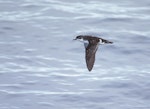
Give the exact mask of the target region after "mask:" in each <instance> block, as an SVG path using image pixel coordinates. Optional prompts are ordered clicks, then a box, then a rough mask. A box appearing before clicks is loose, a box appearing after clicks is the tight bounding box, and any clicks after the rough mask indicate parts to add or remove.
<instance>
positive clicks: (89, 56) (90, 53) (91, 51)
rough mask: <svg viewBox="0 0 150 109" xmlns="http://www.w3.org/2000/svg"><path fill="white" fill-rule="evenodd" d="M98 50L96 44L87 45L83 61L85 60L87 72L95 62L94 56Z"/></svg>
mask: <svg viewBox="0 0 150 109" xmlns="http://www.w3.org/2000/svg"><path fill="white" fill-rule="evenodd" d="M97 49H98V43H97V44H88V46H87V47H86V53H85V59H86V65H87V68H88V70H89V71H91V70H92V68H93V65H94V62H95V54H96V51H97Z"/></svg>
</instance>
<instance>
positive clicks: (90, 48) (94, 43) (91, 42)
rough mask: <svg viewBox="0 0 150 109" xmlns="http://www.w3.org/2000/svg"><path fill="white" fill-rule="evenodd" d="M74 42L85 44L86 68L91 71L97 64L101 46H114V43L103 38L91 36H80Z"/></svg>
mask: <svg viewBox="0 0 150 109" xmlns="http://www.w3.org/2000/svg"><path fill="white" fill-rule="evenodd" d="M74 40H79V41H81V42H84V46H85V60H86V66H87V68H88V70H89V71H91V70H92V68H93V65H94V62H95V54H96V51H97V49H98V46H99V45H100V44H112V43H113V42H111V41H108V40H106V39H103V38H99V37H96V36H91V35H79V36H76V38H75V39H74Z"/></svg>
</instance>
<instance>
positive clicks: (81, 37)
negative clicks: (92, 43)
mask: <svg viewBox="0 0 150 109" xmlns="http://www.w3.org/2000/svg"><path fill="white" fill-rule="evenodd" d="M83 37H84V36H82V35H79V36H77V37H76V38H75V39H73V40H79V41H84V40H83Z"/></svg>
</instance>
